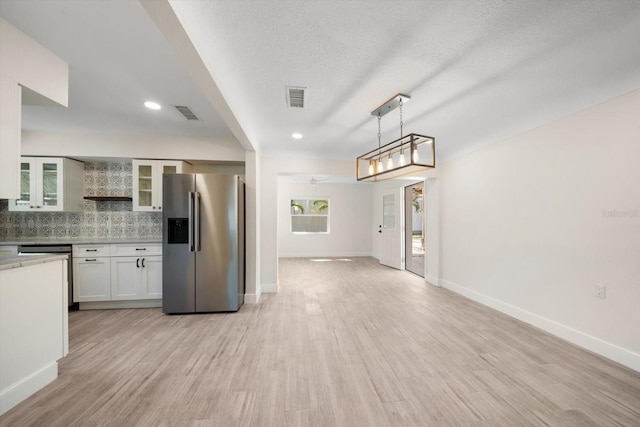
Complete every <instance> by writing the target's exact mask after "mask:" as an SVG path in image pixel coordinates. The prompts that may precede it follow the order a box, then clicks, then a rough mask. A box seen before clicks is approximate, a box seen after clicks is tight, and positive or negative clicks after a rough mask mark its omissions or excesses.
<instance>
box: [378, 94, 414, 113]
mask: <svg viewBox="0 0 640 427" xmlns="http://www.w3.org/2000/svg"><path fill="white" fill-rule="evenodd" d="M410 99H411V97H410V96H409V95H405V94H403V93H399V94H397V95H395V96H393V97H392V98H390V99H389V100H388V101H386V102H385V103H384V104H382V105H381V106H379V107H378V108H376V109H375V110H373V111H372V112H371V115H372V116H378V115H379V116H380V117H382V116H384V115H385V114H387V113H390V112H391V111H393V110H395V109H396V108H398V107H399V106H400V100H402V102H403V103H405V102H407V101H409V100H410Z"/></svg>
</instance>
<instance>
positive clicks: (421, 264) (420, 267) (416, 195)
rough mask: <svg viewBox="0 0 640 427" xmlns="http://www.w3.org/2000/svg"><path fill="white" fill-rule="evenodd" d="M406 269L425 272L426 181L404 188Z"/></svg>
mask: <svg viewBox="0 0 640 427" xmlns="http://www.w3.org/2000/svg"><path fill="white" fill-rule="evenodd" d="M404 192H405V193H404V200H405V203H404V215H405V216H404V218H405V225H406V226H405V239H404V242H405V250H404V253H405V270H408V271H410V272H412V273H414V274H417V275H418V276H421V277H424V274H425V229H424V214H425V212H424V183H423V182H419V183H417V184H414V185H410V186H408V187H405V189H404Z"/></svg>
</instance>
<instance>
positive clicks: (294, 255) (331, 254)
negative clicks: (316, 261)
mask: <svg viewBox="0 0 640 427" xmlns="http://www.w3.org/2000/svg"><path fill="white" fill-rule="evenodd" d="M370 256H371V252H320V253H316V252H314V253H311V254H305V253H302V252H293V253H279V254H278V258H347V257H370Z"/></svg>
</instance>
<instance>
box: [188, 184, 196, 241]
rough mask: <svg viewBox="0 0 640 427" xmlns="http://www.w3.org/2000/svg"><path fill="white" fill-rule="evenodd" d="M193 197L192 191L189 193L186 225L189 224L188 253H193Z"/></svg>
mask: <svg viewBox="0 0 640 427" xmlns="http://www.w3.org/2000/svg"><path fill="white" fill-rule="evenodd" d="M194 195H195V193H194V192H193V191H189V219H188V223H189V231H188V233H189V252H193V251H194V246H193V229H194V226H193V202H194Z"/></svg>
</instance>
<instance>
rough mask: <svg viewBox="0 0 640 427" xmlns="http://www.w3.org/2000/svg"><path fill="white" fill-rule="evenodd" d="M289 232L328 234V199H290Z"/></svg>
mask: <svg viewBox="0 0 640 427" xmlns="http://www.w3.org/2000/svg"><path fill="white" fill-rule="evenodd" d="M291 232H292V233H295V234H328V233H329V199H306V198H299V199H291Z"/></svg>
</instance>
